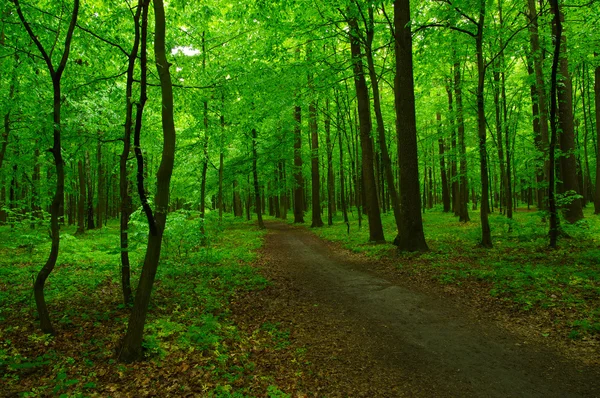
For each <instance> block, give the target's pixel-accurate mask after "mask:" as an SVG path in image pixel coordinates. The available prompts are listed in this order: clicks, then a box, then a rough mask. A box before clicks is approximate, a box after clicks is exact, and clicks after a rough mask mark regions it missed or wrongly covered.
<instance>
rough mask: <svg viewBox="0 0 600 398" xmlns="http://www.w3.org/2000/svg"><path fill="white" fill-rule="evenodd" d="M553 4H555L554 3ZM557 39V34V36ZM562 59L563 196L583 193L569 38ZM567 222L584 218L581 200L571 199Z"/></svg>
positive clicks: (554, 27)
mask: <svg viewBox="0 0 600 398" xmlns="http://www.w3.org/2000/svg"><path fill="white" fill-rule="evenodd" d="M551 4H552V3H551ZM554 12H555V13H558V15H559V17H560V19H561V23H562V22H563V20H564V16H563V14H562V12H561V11H560V9H558V10H554ZM553 29H554V30H556V29H557V27H556V20H555V21H554V22H553ZM555 36H557V35H555ZM561 47H562V49H561V51H562V54H561V57H560V62H559V72H560V76H561V84H560V85H558V91H557V95H558V123H559V128H560V131H561V132H560V134H559V145H560V150H561V152H562V155H561V157H560V168H561V176H562V182H563V193H567V194H580V193H581V191H580V190H579V184H578V181H577V161H576V159H575V150H576V148H575V126H574V119H573V86H572V84H571V77H570V74H569V60H568V58H567V53H566V51H567V37H566V36H565V35H562V36H561ZM564 211H565V214H564V215H565V220H566V221H567V222H569V223H575V222H577V221H579V220H581V219H582V218H583V209H582V207H581V200H580V199H578V198H571V201H570V203H569V204H567V205H566V206H565V207H564Z"/></svg>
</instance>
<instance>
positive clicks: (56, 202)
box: [14, 0, 79, 334]
mask: <svg viewBox="0 0 600 398" xmlns="http://www.w3.org/2000/svg"><path fill="white" fill-rule="evenodd" d="M14 4H15V7H16V10H17V14H18V15H19V19H20V20H21V23H22V24H23V26H24V27H25V30H26V31H27V33H28V34H29V37H30V38H31V40H32V41H33V42H34V43H35V45H36V47H37V48H38V50H39V52H40V53H41V55H42V58H43V59H44V61H45V62H46V66H47V67H48V72H49V73H50V77H51V78H52V88H53V91H54V96H53V113H52V115H53V122H54V124H53V125H54V128H53V144H52V149H51V152H52V155H53V157H54V164H55V167H56V191H55V193H54V198H53V199H52V205H51V206H50V236H51V238H52V246H51V249H50V255H49V256H48V260H47V261H46V264H44V266H43V267H42V269H41V270H40V271H39V273H38V274H37V277H36V279H35V282H34V285H33V292H34V296H35V302H36V306H37V310H38V316H39V317H40V328H41V329H42V332H44V333H50V334H53V333H54V328H53V327H52V322H51V321H50V314H49V312H48V308H47V306H46V300H45V297H44V285H45V283H46V280H47V279H48V276H50V273H52V270H54V266H55V265H56V260H57V258H58V250H59V244H60V231H59V229H60V226H59V216H60V211H61V208H63V206H64V200H65V198H64V192H65V169H64V161H63V157H62V146H61V129H62V126H61V104H62V102H61V78H62V75H63V72H64V70H65V67H66V65H67V60H68V59H69V53H70V51H71V42H72V40H73V31H74V30H75V25H76V24H77V17H78V15H79V0H74V4H73V11H72V14H71V20H70V23H69V28H68V30H67V34H66V36H65V46H64V50H63V53H62V56H61V59H60V63H59V65H58V67H57V68H54V65H53V63H52V58H51V55H52V52H50V53H48V52H46V50H45V49H44V46H43V45H42V43H41V42H40V41H39V39H38V37H37V36H36V35H35V33H34V32H33V30H32V29H31V27H30V25H29V23H28V22H27V20H26V19H25V16H24V15H23V12H22V11H21V5H20V4H19V0H14Z"/></svg>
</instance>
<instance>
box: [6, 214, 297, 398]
mask: <svg viewBox="0 0 600 398" xmlns="http://www.w3.org/2000/svg"><path fill="white" fill-rule="evenodd" d="M205 227H206V228H205V229H206V234H205V235H202V234H201V229H200V219H199V218H198V214H197V213H195V212H189V211H179V212H176V213H172V214H170V215H169V219H168V222H167V229H166V231H165V236H164V244H163V252H162V255H161V262H160V266H159V270H158V274H157V277H156V282H155V286H154V290H153V293H152V301H151V304H150V310H149V315H148V319H147V323H146V328H145V334H144V343H143V346H144V349H145V357H146V358H145V360H144V361H143V362H139V363H135V364H131V365H125V364H120V363H118V362H116V360H115V358H116V356H117V355H116V354H117V351H118V346H119V340H120V338H121V337H122V336H123V334H124V331H125V329H126V325H127V320H128V311H129V309H128V308H127V307H126V306H125V305H124V304H123V303H122V302H121V300H122V299H121V291H120V278H121V276H120V260H119V254H120V251H119V235H118V231H119V230H118V224H117V223H116V222H111V223H109V224H108V225H107V226H105V227H104V228H102V229H98V230H89V231H86V232H85V234H83V235H76V234H75V228H74V227H72V226H63V227H62V229H61V251H60V255H59V259H58V263H57V266H56V268H55V270H54V272H53V273H52V275H51V276H50V278H49V279H48V281H47V284H46V289H45V292H46V299H47V302H48V304H49V309H50V313H51V317H52V320H53V322H54V324H55V327H56V329H57V335H56V337H53V336H48V335H43V334H41V333H40V332H39V331H38V329H37V323H36V320H35V316H36V310H35V303H34V301H33V297H32V281H33V278H34V277H35V275H36V273H37V272H38V270H39V269H40V267H41V265H42V264H43V263H44V261H45V260H46V257H47V255H48V251H49V246H50V244H49V238H48V236H47V232H46V231H42V229H41V228H38V230H31V229H30V228H29V225H28V224H27V225H16V226H15V227H14V228H11V227H9V226H3V227H0V322H1V323H2V328H0V384H1V385H3V386H4V387H2V388H0V396H2V395H3V394H5V393H6V394H7V395H17V396H23V397H32V396H47V395H51V396H90V395H92V396H93V395H96V396H98V395H101V396H109V395H127V394H130V395H131V394H133V395H135V396H143V395H146V394H156V393H158V394H159V395H161V394H162V395H173V396H177V395H185V394H196V395H197V394H201V395H205V396H215V397H234V396H235V397H237V396H240V397H241V396H254V395H256V396H265V395H266V396H269V395H270V396H284V395H281V394H279V390H278V388H277V386H275V385H271V384H270V383H266V382H261V380H262V379H260V378H255V377H254V376H253V370H254V364H253V362H252V360H251V356H250V353H251V352H252V349H253V347H254V346H255V345H256V344H258V343H257V342H256V339H257V337H256V336H248V335H244V334H243V333H240V332H239V330H238V329H237V328H236V326H235V325H234V324H233V322H232V321H231V320H230V319H229V313H230V309H229V303H230V302H231V300H234V299H235V296H236V294H238V293H240V292H242V291H245V290H252V289H261V288H264V287H265V286H266V284H267V281H266V280H265V279H264V278H263V277H262V276H260V275H259V274H258V273H257V272H256V271H255V269H254V268H252V267H251V266H250V263H251V262H252V261H254V260H255V259H256V257H257V249H258V248H259V247H261V245H262V242H263V235H264V231H260V230H258V229H257V228H255V227H254V226H253V225H251V224H248V223H244V222H241V221H239V220H234V219H233V218H231V217H229V216H225V218H224V220H223V222H221V223H219V222H218V220H216V216H215V215H214V214H208V215H207V221H206V225H205ZM129 232H130V240H131V242H130V247H131V251H130V257H131V263H132V286H133V287H135V286H137V279H138V277H139V274H140V271H141V263H142V262H143V255H144V252H145V243H146V236H147V225H146V223H145V221H144V218H143V214H140V213H136V214H134V215H133V217H132V222H131V228H130V231H129ZM262 334H263V335H264V336H263V337H261V339H262V340H264V339H265V336H266V337H267V338H268V337H269V336H272V338H271V340H272V342H270V343H269V344H273V345H281V344H285V342H284V340H282V336H281V334H273V331H272V330H265V331H264V333H262ZM262 340H261V341H262Z"/></svg>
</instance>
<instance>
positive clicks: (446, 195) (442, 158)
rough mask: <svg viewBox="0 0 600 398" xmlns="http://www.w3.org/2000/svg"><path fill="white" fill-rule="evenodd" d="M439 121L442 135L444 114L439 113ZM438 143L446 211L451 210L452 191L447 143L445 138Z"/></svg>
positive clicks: (439, 129) (443, 199) (439, 131)
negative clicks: (449, 183)
mask: <svg viewBox="0 0 600 398" xmlns="http://www.w3.org/2000/svg"><path fill="white" fill-rule="evenodd" d="M436 117H437V122H438V133H439V134H440V136H441V135H442V115H441V114H440V113H439V112H438V113H437V116H436ZM438 145H439V148H440V174H441V180H442V203H443V205H444V213H448V212H450V207H451V206H450V192H449V189H448V173H447V171H446V159H445V153H446V149H445V145H444V139H443V138H439V139H438Z"/></svg>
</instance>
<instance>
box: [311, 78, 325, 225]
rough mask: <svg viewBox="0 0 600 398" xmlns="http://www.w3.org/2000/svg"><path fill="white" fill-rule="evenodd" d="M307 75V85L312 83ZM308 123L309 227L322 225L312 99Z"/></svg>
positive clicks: (317, 144) (317, 147)
mask: <svg viewBox="0 0 600 398" xmlns="http://www.w3.org/2000/svg"><path fill="white" fill-rule="evenodd" d="M311 80H312V79H311V78H310V77H309V85H312V83H311ZM308 124H309V126H310V138H311V150H310V165H311V188H312V191H311V196H312V223H311V225H310V226H311V228H319V227H322V226H323V219H322V218H321V180H320V176H319V131H318V129H317V107H316V105H315V103H314V101H311V103H310V104H309V106H308Z"/></svg>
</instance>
